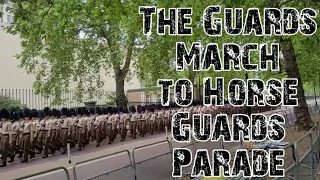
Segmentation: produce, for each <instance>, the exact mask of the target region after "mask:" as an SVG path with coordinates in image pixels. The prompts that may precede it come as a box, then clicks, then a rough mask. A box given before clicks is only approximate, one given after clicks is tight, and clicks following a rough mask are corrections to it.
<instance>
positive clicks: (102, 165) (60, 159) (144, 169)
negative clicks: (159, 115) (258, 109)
mask: <svg viewBox="0 0 320 180" xmlns="http://www.w3.org/2000/svg"><path fill="white" fill-rule="evenodd" d="M274 112H276V111H274ZM274 112H273V113H274ZM266 114H271V113H270V112H269V113H266ZM292 117H293V116H290V115H288V116H287V117H285V118H286V120H287V122H288V121H292V120H291V118H292ZM292 122H293V121H292ZM118 138H119V137H118ZM153 139H157V140H153ZM159 139H160V140H161V139H163V140H164V139H165V134H158V135H153V136H150V135H149V136H147V137H144V138H141V137H138V138H137V139H136V140H132V139H127V140H126V141H124V142H120V141H119V139H116V143H114V144H112V145H107V144H105V143H104V144H102V145H101V146H100V147H99V148H96V147H95V143H91V144H90V145H89V146H88V147H86V148H85V149H84V150H83V151H76V150H73V151H72V152H71V154H72V159H77V157H81V156H89V157H88V158H87V159H90V157H95V156H96V154H101V151H104V152H103V153H102V154H109V151H110V152H111V149H113V148H116V147H117V148H118V149H123V150H126V149H128V150H130V151H131V150H133V148H134V147H137V146H139V143H140V144H141V143H143V142H144V141H145V142H146V141H148V142H153V141H160V140H159ZM129 143H130V144H131V145H130V146H129V145H128V144H129ZM148 144H150V143H148ZM186 145H188V144H185V143H177V142H173V148H177V147H182V146H186ZM238 145H239V144H238V143H225V144H224V146H225V149H232V148H236V147H237V146H238ZM188 148H190V149H192V147H188ZM200 148H206V149H208V151H209V152H210V151H212V149H217V148H221V144H220V143H219V142H215V143H212V142H207V143H198V144H197V147H196V149H200ZM163 154H164V155H163ZM158 155H159V156H158ZM155 156H158V157H156V158H152V157H155ZM66 158H67V156H66V155H60V154H56V155H53V156H49V158H47V159H42V158H41V156H37V157H36V158H35V159H32V160H31V161H30V162H28V163H26V164H21V163H20V161H19V160H18V159H16V161H15V162H13V163H12V164H8V166H7V167H4V168H0V177H1V178H0V179H1V180H5V179H11V178H12V177H9V175H6V174H7V173H8V174H10V173H11V174H15V175H17V174H19V176H22V175H25V174H24V172H23V171H22V170H23V169H28V174H29V173H33V171H35V172H36V171H37V169H39V168H41V167H42V166H45V165H46V164H48V163H50V162H57V163H56V165H53V166H50V167H51V168H53V167H58V166H64V167H66V168H67V169H68V171H69V174H70V176H71V179H73V178H74V176H73V164H67V163H66V162H67V159H66ZM134 158H135V160H136V170H137V179H138V180H148V179H153V180H165V179H169V178H168V177H170V175H171V172H172V161H171V156H170V155H169V145H168V143H167V142H164V143H161V144H157V145H153V146H149V147H147V148H141V149H136V150H134ZM150 158H151V159H150ZM146 159H149V160H146ZM77 162H78V160H77ZM73 163H74V162H73ZM129 164H130V159H129V156H128V154H127V153H126V152H123V153H121V154H117V155H114V156H109V157H107V158H101V159H99V160H95V161H90V162H88V163H84V164H80V165H77V166H76V168H75V170H76V175H77V179H78V180H83V179H87V178H90V177H93V176H96V175H98V174H103V173H105V172H110V171H112V170H115V169H118V168H121V169H119V170H116V171H113V172H111V173H109V174H107V175H106V174H105V175H101V176H100V177H96V178H92V179H108V180H109V179H110V180H132V179H133V177H132V169H131V167H130V166H129V167H128V168H123V167H125V166H128V165H129ZM190 167H191V166H190ZM190 167H189V168H190ZM29 169H30V170H29ZM186 169H188V168H185V169H184V170H186ZM28 179H34V180H64V179H67V178H66V175H65V173H64V172H63V171H62V170H60V171H55V172H51V173H46V174H43V175H41V176H38V177H32V178H28Z"/></svg>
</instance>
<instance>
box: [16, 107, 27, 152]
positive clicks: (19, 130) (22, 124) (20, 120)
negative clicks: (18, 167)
mask: <svg viewBox="0 0 320 180" xmlns="http://www.w3.org/2000/svg"><path fill="white" fill-rule="evenodd" d="M18 114H19V129H18V135H17V136H18V142H17V143H18V146H19V150H18V151H17V153H18V154H19V156H18V158H22V154H23V148H22V147H23V146H22V145H23V144H22V134H23V128H24V123H25V120H24V114H23V111H21V110H20V111H19V112H18Z"/></svg>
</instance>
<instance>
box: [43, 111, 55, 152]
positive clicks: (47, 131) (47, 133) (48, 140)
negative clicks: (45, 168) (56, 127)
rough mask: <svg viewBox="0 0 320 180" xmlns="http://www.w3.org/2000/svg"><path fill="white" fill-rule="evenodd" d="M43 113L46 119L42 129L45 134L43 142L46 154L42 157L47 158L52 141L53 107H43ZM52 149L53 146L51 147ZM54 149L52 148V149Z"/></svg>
mask: <svg viewBox="0 0 320 180" xmlns="http://www.w3.org/2000/svg"><path fill="white" fill-rule="evenodd" d="M43 114H44V121H43V122H42V123H43V124H41V126H44V128H43V129H42V130H41V131H40V132H42V133H43V134H42V136H43V138H44V139H43V142H44V151H43V153H44V155H43V157H42V158H47V157H48V151H49V147H50V143H51V122H50V120H51V114H52V113H51V109H50V108H48V107H45V108H44V109H43ZM50 149H51V147H50ZM51 150H52V149H51Z"/></svg>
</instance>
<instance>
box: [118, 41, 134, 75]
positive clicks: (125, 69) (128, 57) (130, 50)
mask: <svg viewBox="0 0 320 180" xmlns="http://www.w3.org/2000/svg"><path fill="white" fill-rule="evenodd" d="M134 40H135V37H132V38H131V40H130V43H129V45H128V47H127V55H126V60H125V63H124V66H123V68H122V69H121V71H123V73H124V74H127V73H128V71H129V67H130V64H131V59H132V53H133V46H134Z"/></svg>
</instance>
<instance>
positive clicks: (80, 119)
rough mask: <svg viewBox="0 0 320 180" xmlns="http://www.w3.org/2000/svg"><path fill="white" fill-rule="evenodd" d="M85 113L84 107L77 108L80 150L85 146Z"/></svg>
mask: <svg viewBox="0 0 320 180" xmlns="http://www.w3.org/2000/svg"><path fill="white" fill-rule="evenodd" d="M83 115H84V110H83V108H81V107H79V108H78V110H77V118H76V121H77V138H78V145H79V148H78V150H80V151H81V150H82V148H84V139H83V138H84V137H83V136H84V134H85V129H84V120H83V119H84V118H83V117H82V116H83Z"/></svg>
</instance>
